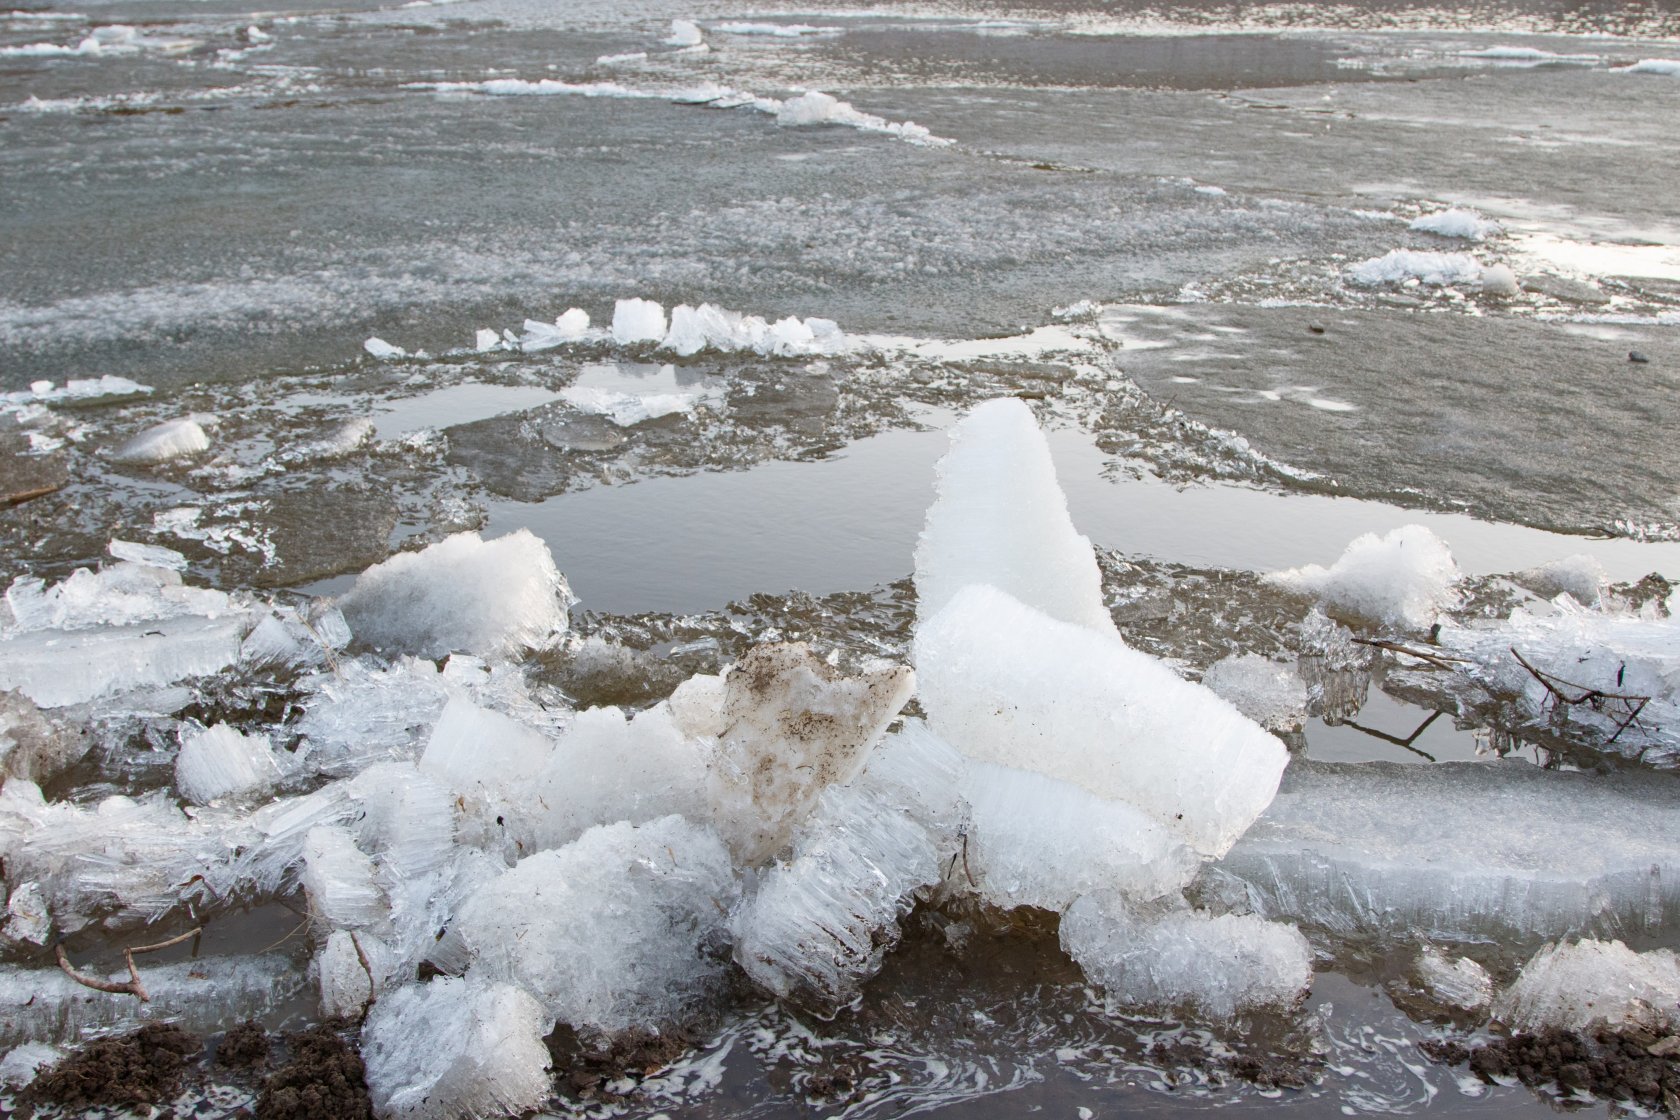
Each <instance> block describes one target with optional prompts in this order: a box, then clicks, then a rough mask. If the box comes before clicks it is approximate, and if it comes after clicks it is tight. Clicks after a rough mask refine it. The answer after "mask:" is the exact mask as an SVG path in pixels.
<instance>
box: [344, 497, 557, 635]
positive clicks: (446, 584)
mask: <svg viewBox="0 0 1680 1120" xmlns="http://www.w3.org/2000/svg"><path fill="white" fill-rule="evenodd" d="M571 603H572V594H571V590H570V589H569V588H568V587H567V586H566V581H565V579H564V578H563V577H562V576H561V575H560V571H559V569H558V568H556V567H555V566H554V557H553V556H552V555H550V554H549V551H548V546H547V545H545V544H544V543H543V542H542V541H541V540H539V539H538V538H537V537H536V536H535V535H533V534H532V533H531V531H530V530H528V529H519V530H516V531H515V532H512V533H509V534H508V535H507V536H505V537H498V538H497V539H495V540H493V541H486V540H482V539H480V537H479V535H478V534H477V533H459V534H457V535H455V536H453V537H449V538H447V539H446V540H442V541H439V542H438V543H437V544H434V545H431V546H430V547H428V548H424V549H422V550H421V551H419V552H406V553H401V554H399V555H396V556H393V557H391V558H390V559H389V560H386V561H384V562H383V563H380V564H375V565H374V566H373V567H371V568H369V569H368V570H367V571H365V572H363V573H362V574H361V575H360V576H358V577H357V579H356V583H355V586H353V587H352V588H351V589H350V591H349V592H348V593H347V594H346V595H345V596H344V598H343V599H342V600H340V602H339V604H338V606H339V609H340V610H342V611H343V612H344V617H345V620H346V621H348V622H349V624H350V629H351V631H352V632H353V633H354V634H355V635H356V637H357V639H359V640H360V641H362V642H364V643H367V644H369V645H372V646H375V647H378V648H381V649H386V650H392V651H397V652H402V653H411V654H415V655H418V656H421V657H443V656H445V655H447V654H449V653H453V652H457V651H459V652H465V653H475V654H482V655H484V656H507V655H510V654H513V653H516V652H518V651H520V650H522V649H532V648H536V647H538V646H541V645H543V644H545V643H546V642H548V641H549V640H551V639H552V638H554V637H555V636H557V635H559V634H562V633H564V632H565V630H566V610H567V608H568V607H570V606H571Z"/></svg>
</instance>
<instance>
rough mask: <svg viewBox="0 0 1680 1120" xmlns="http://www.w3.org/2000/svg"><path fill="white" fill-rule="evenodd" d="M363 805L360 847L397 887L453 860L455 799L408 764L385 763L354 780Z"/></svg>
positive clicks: (355, 793) (352, 786) (352, 785)
mask: <svg viewBox="0 0 1680 1120" xmlns="http://www.w3.org/2000/svg"><path fill="white" fill-rule="evenodd" d="M350 789H351V796H352V797H354V798H355V799H356V800H357V801H359V802H361V804H362V819H361V822H360V823H359V825H358V826H357V829H356V832H357V836H358V837H359V838H360V842H361V846H362V847H363V848H364V849H365V850H367V851H369V852H372V853H373V854H374V855H375V856H377V857H378V860H379V867H380V870H381V872H383V873H385V874H386V875H387V876H388V877H389V878H391V879H394V880H396V881H404V880H409V879H413V878H415V877H417V876H420V875H426V874H430V873H431V872H433V871H436V870H437V869H438V868H440V867H442V866H443V865H444V864H445V863H446V862H447V861H448V859H449V856H450V852H451V849H452V848H453V847H454V843H455V808H456V807H455V799H454V797H452V796H451V795H450V792H449V790H448V789H447V788H445V787H444V786H443V785H442V784H441V783H439V782H435V781H433V780H432V779H431V778H429V777H428V776H427V775H426V774H424V773H422V772H421V771H420V769H419V768H418V767H416V766H415V765H414V764H413V763H409V762H380V763H375V764H374V765H372V766H370V767H368V768H367V769H366V770H364V771H362V772H361V773H360V774H357V775H356V776H355V777H354V778H352V779H351V780H350Z"/></svg>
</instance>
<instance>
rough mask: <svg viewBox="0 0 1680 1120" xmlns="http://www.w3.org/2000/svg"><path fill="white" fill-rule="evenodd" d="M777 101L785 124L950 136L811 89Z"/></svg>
mask: <svg viewBox="0 0 1680 1120" xmlns="http://www.w3.org/2000/svg"><path fill="white" fill-rule="evenodd" d="M771 104H773V105H775V113H776V123H777V124H778V125H781V126H784V127H795V128H797V127H801V126H805V125H817V124H841V125H846V126H848V127H850V128H856V129H861V130H863V131H865V132H883V133H886V134H887V135H889V136H896V137H898V138H899V139H900V140H908V141H910V142H911V143H914V144H923V145H944V144H949V143H950V141H949V140H944V139H940V138H938V137H935V136H934V135H933V134H932V133H930V132H929V131H928V130H927V129H926V128H923V127H922V126H921V125H919V124H916V123H915V122H913V121H889V120H887V119H885V118H884V117H877V116H875V115H874V114H873V113H865V112H861V111H859V110H858V109H855V108H853V107H852V103H851V102H849V101H841V100H840V99H838V98H836V97H834V96H832V95H830V94H826V93H823V92H821V91H820V90H812V91H810V92H809V93H803V94H800V95H799V96H797V97H790V98H788V99H787V100H786V101H782V102H780V103H776V102H771Z"/></svg>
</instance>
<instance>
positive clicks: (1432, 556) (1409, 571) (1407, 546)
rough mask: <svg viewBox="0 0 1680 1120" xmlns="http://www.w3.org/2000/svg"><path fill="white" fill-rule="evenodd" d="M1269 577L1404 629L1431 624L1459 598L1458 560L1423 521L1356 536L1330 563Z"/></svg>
mask: <svg viewBox="0 0 1680 1120" xmlns="http://www.w3.org/2000/svg"><path fill="white" fill-rule="evenodd" d="M1266 578H1267V579H1268V580H1270V581H1271V582H1273V583H1276V584H1278V585H1279V586H1281V587H1287V588H1289V589H1290V590H1292V591H1298V592H1300V593H1302V594H1304V595H1311V596H1314V597H1316V598H1317V599H1318V600H1319V601H1320V602H1322V603H1324V604H1325V605H1326V606H1328V607H1329V608H1330V609H1331V610H1332V611H1334V612H1337V613H1340V614H1345V615H1351V616H1353V617H1355V618H1358V619H1360V620H1362V621H1365V622H1371V623H1376V624H1378V625H1382V626H1397V627H1401V628H1402V629H1406V630H1427V629H1429V626H1430V624H1431V623H1433V622H1434V621H1435V620H1436V618H1438V617H1439V616H1440V614H1441V612H1442V611H1444V610H1446V609H1448V608H1450V607H1453V606H1456V605H1457V604H1458V602H1459V594H1458V591H1457V588H1456V586H1455V585H1456V584H1457V582H1458V579H1459V571H1458V563H1457V562H1456V561H1455V560H1453V558H1452V553H1451V552H1450V551H1449V550H1448V548H1447V546H1446V544H1445V542H1443V541H1442V540H1441V538H1440V537H1437V536H1436V535H1435V534H1434V533H1432V532H1430V531H1429V530H1428V529H1426V528H1424V527H1423V526H1422V525H1402V526H1401V527H1400V528H1398V529H1394V530H1391V531H1389V532H1387V533H1384V534H1383V535H1382V536H1380V537H1379V536H1377V534H1375V533H1366V534H1364V535H1362V536H1359V537H1355V538H1354V539H1353V541H1352V542H1350V543H1349V544H1348V546H1347V549H1346V550H1345V551H1343V553H1342V555H1341V557H1340V558H1339V559H1337V561H1336V562H1335V563H1334V564H1332V565H1330V566H1329V567H1328V568H1326V567H1324V566H1323V565H1321V564H1307V565H1305V566H1304V567H1300V568H1290V569H1289V570H1288V571H1283V572H1274V573H1273V574H1271V575H1269V576H1267V577H1266Z"/></svg>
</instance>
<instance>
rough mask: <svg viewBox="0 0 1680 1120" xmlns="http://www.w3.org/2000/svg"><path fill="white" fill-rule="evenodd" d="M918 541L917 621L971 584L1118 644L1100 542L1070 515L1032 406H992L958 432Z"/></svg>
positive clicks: (979, 410) (966, 421)
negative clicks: (1106, 599) (1094, 543)
mask: <svg viewBox="0 0 1680 1120" xmlns="http://www.w3.org/2000/svg"><path fill="white" fill-rule="evenodd" d="M936 471H937V481H936V483H935V488H936V491H937V497H936V498H935V499H934V502H933V505H932V506H930V507H929V509H928V512H927V520H926V523H925V524H924V527H923V529H922V533H921V538H920V539H919V541H918V542H917V545H916V617H917V619H918V620H920V621H923V622H925V621H926V620H928V619H930V618H932V617H933V616H934V615H936V614H938V613H939V611H940V610H941V609H942V608H944V606H945V605H946V604H947V603H949V602H950V601H951V598H952V597H953V596H954V595H956V594H957V592H958V591H960V590H961V589H962V588H964V587H965V586H967V585H969V584H971V583H985V584H990V585H992V586H993V587H996V588H998V589H1000V590H1002V591H1005V592H1007V593H1008V594H1010V595H1012V596H1014V597H1015V598H1016V599H1017V600H1019V601H1020V602H1022V603H1024V604H1026V605H1027V606H1030V607H1034V608H1036V609H1038V610H1040V611H1043V612H1044V613H1045V614H1048V615H1049V616H1050V617H1052V618H1056V619H1060V620H1061V621H1063V622H1071V623H1076V624H1078V625H1080V626H1085V627H1088V628H1090V629H1091V630H1094V631H1095V632H1097V633H1099V634H1104V635H1107V636H1110V637H1114V638H1116V639H1117V638H1118V632H1117V631H1116V630H1115V628H1114V620H1113V618H1112V617H1111V616H1110V615H1109V613H1108V608H1106V607H1105V606H1104V605H1103V598H1102V575H1101V573H1100V572H1098V570H1097V560H1096V555H1095V553H1093V552H1092V550H1091V542H1090V541H1089V540H1088V539H1087V538H1085V537H1084V536H1082V535H1080V533H1079V532H1078V531H1077V530H1076V529H1075V528H1074V527H1073V521H1072V519H1071V518H1069V516H1068V512H1067V499H1066V498H1065V497H1063V495H1062V491H1061V487H1060V486H1059V485H1058V483H1057V481H1056V467H1055V464H1054V463H1053V462H1052V461H1051V459H1050V445H1049V444H1048V443H1047V442H1046V441H1045V438H1044V433H1043V432H1041V431H1040V430H1039V427H1038V423H1037V421H1035V420H1034V419H1033V414H1032V410H1031V409H1030V408H1028V407H1027V405H1026V404H1025V402H1023V401H1019V400H1015V399H1013V398H1005V399H1003V400H995V401H988V402H986V403H985V404H982V405H979V406H978V407H976V408H975V409H974V410H973V411H972V412H970V413H969V414H968V415H967V416H966V417H965V418H964V419H963V420H962V421H961V422H960V423H958V424H957V425H956V426H955V427H954V428H953V429H952V430H951V449H950V450H949V451H947V452H946V453H945V455H944V457H943V458H941V459H940V460H939V465H938V467H937V468H936Z"/></svg>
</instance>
